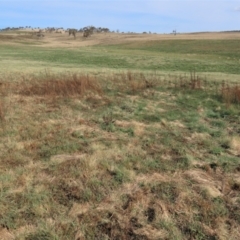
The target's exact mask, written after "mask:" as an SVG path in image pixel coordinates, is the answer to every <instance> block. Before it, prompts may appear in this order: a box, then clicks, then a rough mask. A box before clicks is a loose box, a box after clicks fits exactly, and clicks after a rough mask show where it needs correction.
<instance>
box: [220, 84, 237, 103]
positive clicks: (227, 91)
mask: <svg viewBox="0 0 240 240" xmlns="http://www.w3.org/2000/svg"><path fill="white" fill-rule="evenodd" d="M221 97H222V99H223V101H224V102H225V103H226V104H228V105H230V104H240V86H233V87H230V86H228V87H223V88H222V93H221Z"/></svg>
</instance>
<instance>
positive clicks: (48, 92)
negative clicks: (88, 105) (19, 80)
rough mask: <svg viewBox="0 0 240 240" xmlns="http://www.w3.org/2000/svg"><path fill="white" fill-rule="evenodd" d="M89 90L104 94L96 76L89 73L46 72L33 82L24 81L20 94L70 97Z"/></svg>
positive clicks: (84, 93) (83, 94)
mask: <svg viewBox="0 0 240 240" xmlns="http://www.w3.org/2000/svg"><path fill="white" fill-rule="evenodd" d="M89 92H94V93H95V94H99V95H102V89H101V86H100V84H99V83H98V81H97V80H96V78H94V77H92V76H89V75H78V74H76V73H74V74H61V75H57V74H46V75H45V76H44V77H43V78H37V79H36V80H35V81H33V82H28V83H25V82H24V83H23V84H21V86H20V90H19V94H21V95H26V96H32V95H37V96H52V97H57V96H59V97H70V96H85V95H86V94H87V93H89Z"/></svg>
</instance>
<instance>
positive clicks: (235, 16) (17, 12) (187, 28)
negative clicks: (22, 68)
mask: <svg viewBox="0 0 240 240" xmlns="http://www.w3.org/2000/svg"><path fill="white" fill-rule="evenodd" d="M89 25H93V26H95V27H108V28H109V29H110V30H114V31H116V30H119V31H124V32H128V31H130V32H143V31H151V32H157V33H170V32H172V31H173V30H174V29H176V30H177V31H178V32H198V31H225V30H240V0H233V1H232V0H201V1H200V0H155V1H151V0H128V1H127V0H41V1H40V0H28V1H26V0H0V28H5V27H19V26H31V27H41V28H44V27H63V28H77V29H79V28H82V27H85V26H89Z"/></svg>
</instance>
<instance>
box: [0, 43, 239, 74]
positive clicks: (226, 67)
mask: <svg viewBox="0 0 240 240" xmlns="http://www.w3.org/2000/svg"><path fill="white" fill-rule="evenodd" d="M39 44H40V45H36V43H35V42H33V44H30V43H29V42H28V44H24V42H23V43H22V44H20V45H0V52H1V54H0V64H1V65H2V70H5V69H8V70H11V69H12V70H14V69H18V68H20V69H22V68H25V69H28V68H29V67H34V68H35V69H39V70H41V69H42V68H46V67H47V68H52V69H54V68H62V69H65V68H78V69H95V70H98V69H102V68H106V69H112V70H142V71H160V72H161V71H162V72H185V73H186V72H187V73H189V72H191V71H197V72H199V73H200V72H201V73H226V74H240V41H239V40H162V41H159V40H158V41H146V42H144V41H137V42H136V43H132V42H131V43H125V44H115V45H97V46H91V47H76V48H67V47H65V48H53V47H51V48H50V47H45V46H44V42H40V41H39Z"/></svg>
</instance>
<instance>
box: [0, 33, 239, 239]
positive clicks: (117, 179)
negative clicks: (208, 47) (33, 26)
mask: <svg viewBox="0 0 240 240" xmlns="http://www.w3.org/2000/svg"><path fill="white" fill-rule="evenodd" d="M66 37H68V36H66ZM175 37H176V38H177V37H178V35H177V36H175ZM76 41H77V40H76ZM74 42H75V41H74ZM136 44H138V43H137V42H136ZM149 44H150V43H149ZM154 44H155V43H154ZM164 44H165V43H164ZM0 47H1V46H0ZM117 47H121V46H119V45H118V46H109V48H107V47H104V49H108V50H109V51H111V49H114V48H117ZM134 47H135V46H134ZM1 48H3V47H1ZM102 48H103V46H98V47H96V48H94V50H93V51H92V52H90V55H91V56H89V59H90V58H91V57H92V56H94V57H95V59H94V60H92V62H91V64H92V65H93V66H94V64H95V63H96V66H103V65H104V64H105V65H107V64H108V63H110V60H106V59H105V57H106V56H107V55H104V54H105V53H103V55H99V54H100V52H99V51H100V49H102ZM33 49H35V48H34V47H33V46H30V47H29V49H26V48H25V49H24V47H23V46H22V48H21V49H20V48H19V47H17V52H18V53H14V52H13V49H12V47H8V48H7V49H5V50H4V51H3V55H4V56H5V57H6V56H8V53H10V52H12V54H13V55H14V56H15V57H16V56H18V58H19V59H22V60H23V59H26V58H27V59H31V61H33V64H36V63H38V62H37V60H38V58H39V59H41V60H43V62H44V61H46V62H48V60H49V62H51V61H50V55H51V54H49V52H50V53H53V52H54V51H52V50H51V49H48V50H45V49H44V48H43V49H42V50H41V51H40V50H39V52H38V53H37V54H36V55H35V56H34V54H35V53H34V51H33V52H32V56H30V53H31V51H32V50H33ZM196 49H197V48H196ZM71 51H72V50H70V49H63V50H62V52H61V54H62V55H61V54H60V52H59V53H56V54H60V55H58V56H57V57H56V58H55V57H54V56H53V55H52V59H55V60H54V61H53V62H55V63H56V62H57V61H59V62H61V64H60V66H64V65H68V64H70V65H71V63H70V62H69V61H70V60H69V59H70V58H68V54H69V52H71ZM81 51H82V52H83V51H84V50H81ZM85 51H86V52H87V50H85ZM94 51H95V52H94ZM118 51H119V52H118V53H120V50H118ZM121 51H123V52H122V54H123V55H124V54H125V53H124V50H121ZM219 51H220V50H219ZM114 52H115V50H114V51H113V52H111V54H113V53H114ZM15 54H16V55H15ZM111 54H109V56H110V55H111ZM153 55H154V54H153ZM59 56H61V58H60V59H58V57H59ZM86 56H87V54H86V55H85V60H84V61H86V62H85V63H87V60H86V59H88V58H87V57H86ZM65 57H66V58H65ZM97 57H99V58H101V57H102V59H105V60H106V62H103V63H101V61H99V62H97V60H96V59H97ZM115 57H116V56H115ZM135 57H137V55H136V56H135ZM135 57H133V58H132V61H133V63H134V61H135V60H136V59H135ZM10 58H11V57H10ZM83 58H84V56H83ZM139 58H141V55H139ZM56 59H57V60H56ZM116 59H117V60H116ZM116 59H115V60H116V62H115V64H116V66H117V64H119V65H118V66H119V68H118V71H110V69H111V68H112V67H113V66H114V65H109V68H108V69H107V70H106V71H102V72H100V71H98V69H97V70H96V71H92V70H91V71H90V70H89V71H86V70H85V71H80V70H75V69H73V70H71V69H70V68H68V71H61V72H56V71H50V70H46V71H43V72H37V73H32V72H31V73H24V72H17V70H16V69H15V72H14V71H12V72H11V73H8V72H5V73H2V72H1V75H0V82H1V85H0V139H1V141H0V186H1V187H0V193H1V200H0V236H1V237H2V238H3V239H29V240H30V239H69V240H70V239H71V240H72V239H86V240H87V239H146V240H147V239H149V240H150V239H226V238H229V239H239V238H240V235H239V233H240V229H239V225H240V207H239V206H240V194H239V193H240V192H239V191H240V180H239V172H240V160H239V159H240V158H239V157H240V138H239V133H240V126H239V122H240V117H239V116H240V106H239V95H240V94H239V89H240V85H239V82H237V81H236V80H235V79H233V80H231V81H230V80H228V81H227V80H224V81H222V80H223V79H217V80H216V79H211V76H210V75H206V74H205V73H204V74H202V73H201V71H200V72H195V71H194V70H191V69H190V70H189V72H188V73H186V74H184V73H175V74H174V73H164V74H163V73H162V72H156V71H144V70H141V71H140V70H138V71H137V70H131V68H127V67H126V65H125V62H124V61H123V62H122V65H121V63H120V62H119V59H120V57H119V55H118V57H116ZM34 61H36V62H34ZM74 61H76V63H77V61H78V58H77V54H76V59H75V57H74V55H73V62H74ZM89 61H90V60H89ZM94 61H96V62H94ZM89 64H90V63H89ZM98 64H99V65H98ZM101 64H103V65H101ZM112 64H114V57H113V59H112ZM88 66H89V65H88ZM149 66H150V64H149ZM68 67H69V66H68ZM135 67H136V68H137V69H138V67H139V65H138V63H137V62H136V64H135V65H134V68H135ZM113 68H114V67H113ZM230 68H231V67H230ZM122 69H124V70H122ZM13 70H14V69H13ZM226 73H228V70H226ZM226 76H227V75H226ZM231 76H232V75H231Z"/></svg>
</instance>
